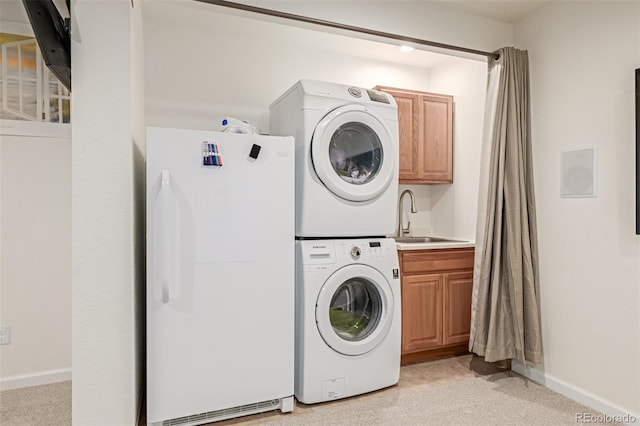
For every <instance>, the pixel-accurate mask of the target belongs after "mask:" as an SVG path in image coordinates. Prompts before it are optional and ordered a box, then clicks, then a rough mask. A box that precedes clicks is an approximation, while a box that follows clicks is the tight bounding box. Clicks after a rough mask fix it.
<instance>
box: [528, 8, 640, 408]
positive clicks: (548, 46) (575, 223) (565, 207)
mask: <svg viewBox="0 0 640 426" xmlns="http://www.w3.org/2000/svg"><path fill="white" fill-rule="evenodd" d="M516 35H517V41H518V44H519V45H520V46H521V47H523V48H526V49H527V50H528V51H529V58H530V72H531V107H532V126H533V127H532V137H533V156H534V167H535V185H536V197H537V207H538V212H537V214H538V221H539V229H538V236H539V243H540V247H539V255H540V283H541V299H542V300H541V303H542V326H543V329H542V338H543V347H544V368H543V371H544V374H545V375H546V377H545V380H546V381H547V384H548V385H549V386H550V387H552V388H556V389H558V390H560V391H563V392H564V393H567V394H569V395H572V396H574V397H577V398H582V399H583V400H585V401H586V402H587V403H589V404H590V405H596V406H597V405H598V404H600V406H597V407H596V408H600V409H602V410H608V411H610V412H615V410H616V409H620V410H621V411H623V412H631V413H635V415H636V416H638V415H639V413H640V236H637V235H634V229H635V228H634V227H635V224H634V212H635V206H634V198H635V196H634V190H635V184H634V179H635V172H634V167H635V166H634V155H635V148H634V146H635V142H634V141H635V136H634V126H635V121H634V112H633V111H634V83H633V82H634V74H633V72H634V69H635V68H639V67H640V3H638V2H611V1H606V2H605V1H601V2H553V3H551V4H550V5H548V6H547V7H545V8H544V9H542V10H540V11H539V12H537V13H535V14H533V15H532V16H530V17H528V18H526V19H525V20H523V21H522V22H520V23H518V25H517V26H516ZM586 147H597V148H598V157H599V158H598V163H597V165H596V167H597V174H598V184H597V185H598V186H597V192H598V196H597V197H596V198H584V199H562V198H560V195H559V194H560V187H559V185H560V154H561V152H562V151H568V150H574V149H580V148H586Z"/></svg>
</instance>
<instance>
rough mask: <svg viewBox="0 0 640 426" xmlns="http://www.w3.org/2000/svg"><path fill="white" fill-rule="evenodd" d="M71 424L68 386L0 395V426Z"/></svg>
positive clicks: (59, 425)
mask: <svg viewBox="0 0 640 426" xmlns="http://www.w3.org/2000/svg"><path fill="white" fill-rule="evenodd" d="M70 424H71V382H60V383H53V384H50V385H42V386H33V387H30V388H22V389H14V390H9V391H3V392H0V425H2V426H31V425H34V426H35V425H38V426H40V425H42V426H45V425H47V426H63V425H70Z"/></svg>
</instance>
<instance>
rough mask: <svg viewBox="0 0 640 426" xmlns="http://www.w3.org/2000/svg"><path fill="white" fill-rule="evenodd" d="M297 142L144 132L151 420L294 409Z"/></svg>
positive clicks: (188, 421)
mask: <svg viewBox="0 0 640 426" xmlns="http://www.w3.org/2000/svg"><path fill="white" fill-rule="evenodd" d="M294 157H295V155H294V142H293V138H292V137H276V136H264V135H254V134H237V133H221V132H209V131H198V130H182V129H170V128H160V127H148V128H147V175H146V181H147V182H146V188H147V192H146V198H147V204H146V220H147V222H146V223H147V225H146V228H147V288H146V301H147V303H146V309H147V313H146V318H147V324H146V332H147V336H146V337H147V339H146V341H147V422H148V424H152V425H160V424H163V425H169V424H170V425H196V424H202V423H210V422H213V421H217V420H224V419H228V418H232V417H238V416H242V415H248V414H254V413H259V412H263V411H269V410H276V409H279V410H281V411H282V412H289V411H292V410H293V365H294V275H295V271H294V258H295V255H294V246H295V242H294V226H295V224H294V212H295V204H294V202H295V201H294Z"/></svg>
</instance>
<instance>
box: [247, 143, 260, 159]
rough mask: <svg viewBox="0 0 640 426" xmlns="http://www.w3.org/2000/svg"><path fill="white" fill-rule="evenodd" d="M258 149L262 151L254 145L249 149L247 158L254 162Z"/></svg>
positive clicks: (258, 146) (258, 152)
mask: <svg viewBox="0 0 640 426" xmlns="http://www.w3.org/2000/svg"><path fill="white" fill-rule="evenodd" d="M260 149H262V147H261V146H260V145H256V144H255V143H254V144H253V146H252V147H251V152H250V153H249V157H251V158H253V159H254V160H255V159H257V158H258V155H259V154H260Z"/></svg>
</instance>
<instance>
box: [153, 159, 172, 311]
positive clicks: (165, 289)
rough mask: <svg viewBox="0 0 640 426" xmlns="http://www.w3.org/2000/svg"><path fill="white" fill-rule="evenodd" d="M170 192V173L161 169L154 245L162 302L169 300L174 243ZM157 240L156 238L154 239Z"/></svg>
mask: <svg viewBox="0 0 640 426" xmlns="http://www.w3.org/2000/svg"><path fill="white" fill-rule="evenodd" d="M172 195H173V194H172V192H171V173H169V170H163V171H162V184H161V186H160V196H159V198H160V216H159V219H160V223H159V225H160V226H159V228H160V238H159V245H160V247H157V246H156V253H158V254H159V259H158V263H159V264H160V268H161V270H160V281H161V283H162V303H169V301H170V300H171V272H172V271H171V266H172V265H173V261H172V256H171V251H172V248H173V247H172V245H173V243H174V237H175V235H173V234H174V233H175V223H171V222H172V221H173V220H172V219H173V218H172V217H171V216H172V214H171V213H172V210H173V207H174V206H173V205H172V204H173V201H174V198H173V197H172ZM156 241H158V240H156Z"/></svg>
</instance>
